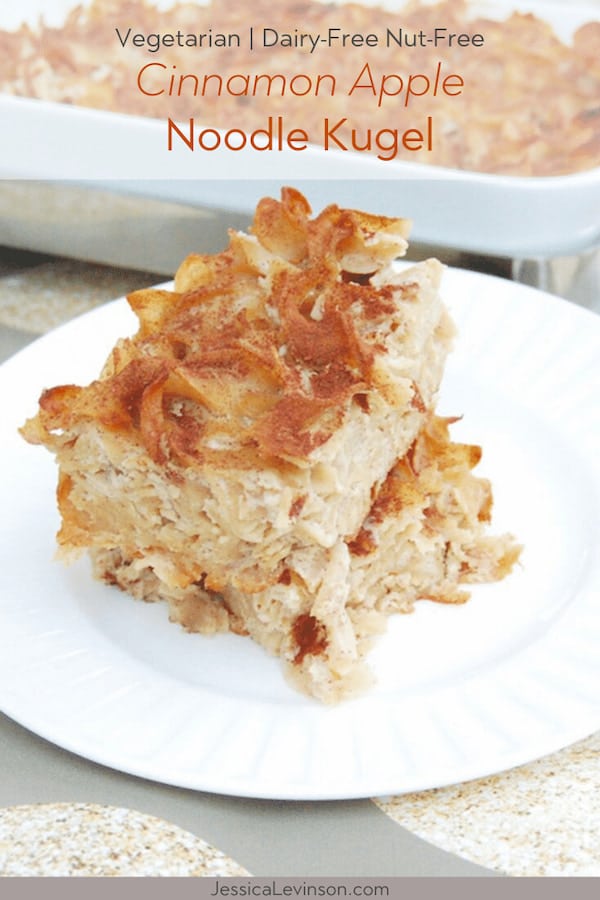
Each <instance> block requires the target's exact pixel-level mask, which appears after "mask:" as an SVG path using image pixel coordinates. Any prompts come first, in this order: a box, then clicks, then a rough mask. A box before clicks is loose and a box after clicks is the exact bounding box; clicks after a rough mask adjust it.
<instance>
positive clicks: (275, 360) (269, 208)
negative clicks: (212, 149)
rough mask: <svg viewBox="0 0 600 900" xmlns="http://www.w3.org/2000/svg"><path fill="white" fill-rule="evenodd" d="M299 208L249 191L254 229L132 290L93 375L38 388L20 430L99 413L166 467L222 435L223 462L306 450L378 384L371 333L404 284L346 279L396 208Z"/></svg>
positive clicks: (361, 269)
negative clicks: (130, 333)
mask: <svg viewBox="0 0 600 900" xmlns="http://www.w3.org/2000/svg"><path fill="white" fill-rule="evenodd" d="M310 215H311V210H310V207H309V205H308V203H307V201H306V200H305V198H304V197H303V196H302V195H301V194H299V193H298V192H297V191H295V190H293V189H291V188H286V189H284V190H283V191H282V199H281V201H276V200H271V199H265V200H263V201H261V202H260V203H259V205H258V208H257V211H256V216H255V220H254V224H253V228H252V231H253V234H254V235H255V236H256V240H252V239H250V238H248V237H247V236H246V235H241V234H237V233H232V234H231V237H230V245H229V247H228V249H226V250H224V251H223V252H222V253H220V254H217V255H216V256H199V255H192V256H190V257H189V258H188V259H187V260H185V261H184V263H183V264H182V265H181V267H180V268H179V270H178V272H177V275H176V278H175V287H176V290H175V292H173V291H167V290H156V289H149V290H142V291H138V292H136V293H134V294H131V295H130V296H129V297H128V300H129V303H130V305H131V308H132V309H133V311H134V312H135V314H136V315H137V317H138V320H139V330H138V332H137V334H136V335H135V337H133V338H132V339H130V340H126V341H122V342H120V343H119V344H118V345H117V346H116V347H115V349H114V351H113V352H112V354H111V357H110V359H109V360H108V362H107V364H106V367H105V371H104V374H103V377H102V378H100V379H99V380H97V381H94V382H93V383H92V384H91V385H89V386H87V387H78V386H74V385H63V386H59V387H55V388H52V389H50V390H47V391H45V392H44V393H43V395H42V397H41V400H40V411H39V417H38V420H37V422H36V423H35V425H34V424H30V425H28V426H27V427H26V428H25V430H24V434H25V435H26V436H27V437H28V439H29V440H34V441H35V440H40V439H42V440H43V441H44V442H46V443H48V444H49V445H53V443H55V439H54V437H53V435H54V434H55V433H56V432H57V431H64V430H66V429H71V428H73V427H74V425H75V424H76V423H78V422H79V423H81V422H84V421H93V422H97V423H98V424H99V425H101V426H102V428H105V429H107V430H109V431H112V432H118V433H123V434H126V435H128V436H129V437H130V438H132V439H134V440H136V441H138V442H141V444H142V445H143V446H144V448H145V449H146V451H147V452H148V454H149V456H150V457H151V459H152V460H153V461H154V462H155V463H157V464H159V465H163V466H165V467H170V468H171V471H172V470H173V466H177V467H184V468H185V467H189V466H192V467H193V466H198V465H210V464H216V465H219V464H220V463H221V462H222V461H223V459H224V454H223V453H222V452H221V450H220V446H221V445H223V444H227V442H229V444H230V446H229V448H228V452H227V454H226V465H227V466H231V465H232V464H237V465H240V466H249V467H250V466H257V465H261V464H264V462H265V460H268V461H269V462H270V463H271V464H273V463H274V462H276V461H277V460H279V461H283V460H290V459H292V460H297V459H302V458H304V457H306V456H307V455H308V454H309V453H310V452H311V451H312V450H314V449H315V448H316V447H318V446H319V445H320V444H322V443H324V442H325V441H326V440H327V439H328V438H329V437H330V436H331V434H332V433H333V432H334V431H335V429H336V428H337V427H338V426H339V424H340V421H341V419H342V417H343V415H344V411H345V409H346V407H347V404H348V402H349V400H350V399H351V398H352V397H353V396H355V395H357V396H358V397H359V400H358V401H357V402H361V400H360V398H361V397H363V396H364V394H365V392H368V391H369V390H370V389H371V388H373V387H376V386H377V383H378V381H377V372H376V369H375V367H374V361H375V359H376V356H377V353H378V352H380V351H381V349H382V348H381V347H378V345H377V343H376V342H374V341H373V339H372V338H371V337H370V335H371V334H372V332H373V331H374V330H375V329H377V327H378V326H379V325H381V323H382V322H384V321H385V319H386V317H388V316H390V315H391V313H392V312H393V311H394V308H395V306H396V304H397V294H398V291H400V292H403V294H404V295H405V298H406V300H408V301H410V298H411V291H412V290H413V289H414V286H412V285H411V284H405V285H400V286H398V285H394V287H393V288H392V287H390V286H388V285H384V286H382V287H374V286H373V285H372V284H371V283H370V281H369V279H368V278H366V279H365V278H363V277H360V279H359V280H360V282H364V283H357V281H356V280H355V276H365V275H373V274H375V273H376V272H377V271H379V270H380V269H381V268H382V267H383V266H385V265H386V264H387V263H388V262H389V261H390V260H391V259H392V258H393V257H394V256H397V255H398V254H399V253H402V252H403V251H404V248H405V246H406V244H405V241H404V236H405V235H406V234H407V233H408V223H407V222H406V221H405V220H401V219H390V218H386V217H382V216H370V215H367V214H365V213H360V212H357V211H352V210H343V209H339V208H338V207H336V206H330V207H328V208H327V209H325V210H324V211H323V212H322V213H321V214H320V215H318V216H317V217H316V218H314V219H311V218H310ZM395 295H396V299H394V296H395ZM215 443H216V444H218V445H219V449H217V450H215V449H214V448H213V445H214V444H215Z"/></svg>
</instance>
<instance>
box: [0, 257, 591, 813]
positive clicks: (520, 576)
mask: <svg viewBox="0 0 600 900" xmlns="http://www.w3.org/2000/svg"><path fill="white" fill-rule="evenodd" d="M444 294H445V297H446V299H447V302H448V304H449V306H450V307H451V310H452V312H453V315H454V317H455V320H456V323H457V325H458V329H459V336H458V339H457V342H456V347H455V350H454V353H453V354H452V356H451V359H450V361H449V363H448V366H447V371H446V376H445V379H444V387H443V392H442V397H441V402H440V412H442V413H444V414H463V416H464V418H463V419H462V421H461V422H460V423H457V425H455V426H454V436H455V437H456V438H457V439H464V440H470V441H471V440H472V441H474V442H477V443H480V444H482V445H483V448H484V458H483V461H482V463H481V464H480V467H479V471H480V472H481V474H485V475H488V476H490V477H491V478H492V479H493V485H494V494H495V516H494V528H495V529H496V530H498V531H500V530H504V529H509V530H511V531H513V532H514V533H515V534H516V535H517V536H518V538H519V540H520V541H521V542H522V543H523V544H524V546H525V550H524V553H523V560H522V566H520V567H519V569H518V570H517V571H516V572H515V573H514V574H512V575H511V576H510V577H509V578H507V579H506V580H505V581H503V582H501V583H500V584H495V585H489V586H482V587H478V588H476V589H475V590H473V597H472V600H471V601H470V602H469V603H468V604H466V605H464V606H460V607H451V606H443V605H437V604H432V603H429V602H422V603H420V604H418V607H417V610H416V612H415V613H414V614H413V615H412V616H398V617H395V618H394V619H392V620H391V621H390V623H389V629H388V632H387V634H386V635H385V636H384V637H383V638H382V639H381V640H380V642H379V644H378V645H377V647H376V648H375V650H374V651H373V653H372V655H371V660H372V663H373V666H374V668H375V670H376V672H377V675H378V679H379V681H378V686H377V687H376V688H375V689H374V690H373V691H372V692H371V693H370V694H368V695H367V696H365V697H362V698H360V699H357V700H354V701H350V702H346V703H343V704H341V705H340V706H338V707H335V708H327V707H323V706H321V705H320V704H318V703H317V702H316V701H312V700H310V699H308V698H305V697H303V696H301V695H299V694H297V693H295V692H294V691H293V690H292V689H291V688H290V687H289V686H288V685H287V683H286V682H285V681H284V679H283V677H282V674H281V670H280V667H279V664H278V662H277V660H274V659H271V658H269V657H268V656H267V655H266V654H265V653H264V652H263V651H262V650H261V649H260V648H259V647H258V646H256V645H255V644H253V643H252V642H251V641H250V640H249V639H247V638H241V637H237V636H234V635H223V636H218V637H214V638H206V637H202V636H199V635H189V634H186V633H184V632H183V631H182V630H181V629H179V628H178V627H177V626H175V625H172V624H170V623H169V622H168V620H167V614H166V609H165V608H164V607H163V606H162V605H148V604H144V603H139V602H136V601H134V600H132V599H131V598H130V597H129V596H127V595H125V594H123V593H121V592H119V591H118V590H116V589H114V588H110V587H107V586H105V585H101V584H98V583H96V582H94V581H93V580H92V578H91V576H90V572H89V567H88V564H87V563H86V561H82V562H80V563H78V564H76V565H74V566H73V567H71V568H67V567H64V566H63V565H62V564H60V563H57V562H55V561H54V560H53V553H54V533H55V531H56V529H57V526H58V517H57V513H56V511H55V503H54V486H55V480H56V472H55V466H54V463H53V460H52V458H51V456H50V454H48V453H47V452H46V451H45V450H43V449H41V448H38V447H30V446H29V445H27V444H25V442H24V441H23V440H22V439H21V438H20V437H19V436H18V435H17V433H16V429H17V426H18V425H19V424H21V423H22V422H23V421H24V419H25V418H26V417H27V416H28V415H31V414H33V413H34V411H35V408H36V404H37V398H38V395H39V393H40V391H41V389H42V388H43V387H45V386H50V385H53V384H56V383H64V382H81V381H86V380H89V379H91V378H93V377H94V376H95V375H96V373H97V372H98V370H99V367H100V365H101V363H102V362H103V360H104V357H105V356H106V355H107V352H108V350H109V348H110V346H111V345H112V343H113V341H114V340H115V338H116V337H118V336H120V335H123V334H125V333H128V332H130V331H131V330H132V328H133V327H134V323H133V316H132V314H131V313H130V312H129V310H128V308H127V307H126V304H125V303H124V301H121V300H120V301H116V302H115V303H112V304H109V305H108V306H105V307H103V308H101V309H99V310H97V311H94V312H92V313H89V314H87V315H85V316H83V317H81V318H79V319H76V320H74V321H72V322H71V323H69V324H68V325H66V326H63V327H62V328H59V329H57V330H56V331H54V332H52V333H51V334H49V335H47V336H45V337H44V338H42V339H40V340H39V341H37V342H36V343H34V344H32V345H31V346H30V347H28V348H27V349H25V350H24V351H22V352H21V353H20V354H18V355H17V356H15V357H13V358H12V359H11V360H9V361H8V362H7V363H5V365H4V366H2V368H0V390H1V395H2V407H3V409H2V413H3V414H2V424H1V426H0V431H1V437H2V448H3V450H2V471H1V474H0V502H1V504H2V510H3V516H2V524H1V526H0V527H1V538H0V573H1V574H0V579H1V582H0V583H1V585H2V591H1V595H0V707H1V708H2V709H3V711H4V712H5V713H6V714H7V715H9V716H11V717H12V718H13V719H15V720H17V721H18V722H20V723H21V724H22V725H24V726H26V727H27V728H29V729H31V730H32V731H34V732H36V733H37V734H39V735H41V736H42V737H44V738H46V739H48V740H50V741H52V742H54V743H56V744H58V745H60V746H61V747H64V748H66V749H68V750H71V751H73V752H75V753H77V754H79V755H81V756H84V757H87V758H89V759H91V760H94V761H96V762H99V763H103V764H105V765H107V766H110V767H113V768H115V769H119V770H122V771H124V772H128V773H131V774H134V775H139V776H142V777H145V778H149V779H153V780H156V781H160V782H164V783H169V784H175V785H180V786H182V787H187V788H195V789H200V790H205V791H212V792H217V793H224V794H233V795H240V796H253V797H265V798H279V799H326V798H329V799H334V798H351V797H368V796H376V795H381V794H390V793H401V792H405V791H413V790H420V789H425V788H432V787H436V786H441V785H444V784H448V783H453V782H457V781H464V780H467V779H472V778H476V777H479V776H483V775H487V774H490V773H493V772H497V771H501V770H503V769H506V768H509V767H511V766H515V765H518V764H520V763H524V762H526V761H529V760H531V759H534V758H536V757H539V756H541V755H544V754H546V753H549V752H552V751H554V750H557V749H559V748H561V747H563V746H566V745H567V744H569V743H572V742H573V741H575V740H578V739H580V738H583V737H585V736H586V735H588V734H590V733H591V732H593V731H595V730H596V729H597V728H598V727H599V726H600V710H599V703H598V699H599V698H598V694H599V684H600V679H599V674H600V653H599V647H600V554H599V553H598V547H599V546H600V534H599V532H600V427H599V425H600V407H599V403H598V397H599V396H600V317H597V316H595V315H594V314H592V313H588V312H585V311H583V310H581V309H579V308H576V307H574V306H571V305H569V304H567V303H565V302H563V301H560V300H557V299H556V298H554V297H551V296H549V295H546V294H543V293H541V292H538V291H535V290H533V289H530V288H526V287H523V286H519V285H515V284H512V283H510V282H507V281H504V280H499V279H495V278H490V277H486V276H483V275H478V274H473V273H469V272H463V271H459V270H448V271H447V272H446V275H445V281H444Z"/></svg>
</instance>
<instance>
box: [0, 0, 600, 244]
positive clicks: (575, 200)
mask: <svg viewBox="0 0 600 900" xmlns="http://www.w3.org/2000/svg"><path fill="white" fill-rule="evenodd" d="M75 5H76V4H75V2H74V0H51V2H42V0H25V2H23V3H22V4H20V6H19V7H18V8H12V9H6V10H3V11H2V12H1V13H0V28H14V27H17V26H18V24H19V22H21V21H28V22H29V23H31V24H34V23H35V21H36V19H37V17H38V16H39V15H40V14H41V13H43V15H44V18H45V19H46V21H48V22H49V23H50V24H58V23H60V21H61V18H63V17H64V16H65V14H66V13H67V12H68V11H69V10H70V9H72V8H73V7H74V6H75ZM169 5H170V4H169V3H168V2H163V3H162V6H163V7H168V6H169ZM377 5H385V6H386V7H387V8H388V9H390V10H396V11H398V10H401V8H402V5H403V4H402V2H395V3H394V2H387V3H381V2H380V3H377ZM474 8H475V9H476V11H478V12H479V11H484V12H485V14H486V15H489V16H491V17H497V18H502V17H503V16H505V15H507V14H508V13H509V12H510V11H511V10H513V9H518V10H520V11H533V12H534V13H535V14H536V15H537V16H538V17H541V18H544V19H545V20H546V21H548V22H549V23H550V24H551V25H552V26H553V28H554V30H555V32H556V33H557V34H558V35H559V36H560V37H561V38H562V39H563V40H565V41H569V39H570V36H571V34H572V33H573V30H574V29H575V28H577V27H578V26H579V25H580V24H582V23H583V22H586V21H590V20H594V19H598V18H599V17H600V4H598V3H597V2H592V0H582V2H575V3H571V4H569V5H568V6H566V5H565V4H562V3H559V2H558V0H554V2H553V0H529V2H527V0H522V2H517V0H515V2H513V3H506V2H487V3H485V2H483V3H482V2H479V3H477V4H474ZM0 117H1V120H2V122H3V131H4V133H5V135H7V140H5V142H4V144H3V147H2V150H1V151H0V175H1V176H2V177H3V178H5V179H13V180H14V179H24V180H31V179H33V180H40V181H42V180H48V181H50V180H58V181H65V182H67V181H68V182H77V183H78V184H79V185H86V184H87V185H91V186H95V187H100V186H102V187H103V188H110V189H111V190H116V191H125V192H126V193H130V194H142V195H143V196H145V197H150V198H155V199H157V200H158V199H160V200H163V201H167V202H174V203H178V204H187V205H191V206H194V207H207V208H213V209H222V210H226V211H228V212H230V213H240V214H247V213H249V212H250V211H251V210H252V209H253V208H254V206H255V203H256V200H257V199H258V197H259V196H261V195H262V194H264V193H265V192H271V193H273V192H274V193H278V191H279V187H280V186H281V184H282V183H290V182H299V181H302V182H303V185H302V187H303V190H304V191H305V193H306V194H307V196H308V197H309V199H310V201H311V202H312V204H313V205H314V207H315V208H319V207H321V206H323V205H324V204H326V203H329V202H332V201H335V202H338V203H340V204H343V205H353V206H362V207H365V208H369V209H372V210H373V211H376V212H380V213H382V214H390V215H398V214H401V215H405V216H408V217H410V218H412V219H413V220H414V222H415V227H414V232H413V239H414V240H415V241H417V242H423V243H425V244H431V245H436V246H437V245H440V246H445V247H448V248H454V249H457V250H461V251H467V252H472V253H478V254H493V255H494V256H498V257H510V258H513V259H530V258H533V257H544V258H549V257H556V256H561V255H567V254H570V255H572V254H580V253H583V252H586V251H589V250H590V249H592V248H594V247H596V246H597V245H598V244H600V212H599V210H600V168H595V169H592V170H589V171H583V172H576V173H574V174H568V175H560V176H551V177H522V176H512V175H511V176H507V175H489V174H483V173H478V172H470V171H466V170H458V169H448V168H442V167H433V166H427V165H423V164H421V163H412V162H396V161H390V162H382V161H380V160H377V159H376V158H374V157H372V156H369V155H367V154H358V153H351V152H350V153H342V152H336V151H328V152H326V151H324V150H323V149H321V148H319V147H318V146H315V145H311V146H309V147H308V148H307V149H306V150H305V151H304V152H302V153H294V152H292V151H288V152H285V151H284V152H270V153H253V152H245V151H240V152H237V153H235V154H233V153H231V152H230V151H223V152H219V151H215V152H212V153H203V154H199V153H190V152H189V151H188V150H186V149H184V148H182V147H178V148H176V149H175V150H174V151H173V152H171V153H167V152H166V150H165V140H164V131H165V124H164V122H162V121H160V120H154V119H149V118H143V117H139V116H132V115H124V114H118V113H112V112H104V111H101V110H95V109H88V108H82V107H75V106H71V105H66V104H60V103H52V102H46V101H40V100H32V99H29V98H22V97H14V96H7V95H0ZM15 227H16V226H15ZM53 227H54V228H55V223H53ZM0 240H2V235H1V234H0Z"/></svg>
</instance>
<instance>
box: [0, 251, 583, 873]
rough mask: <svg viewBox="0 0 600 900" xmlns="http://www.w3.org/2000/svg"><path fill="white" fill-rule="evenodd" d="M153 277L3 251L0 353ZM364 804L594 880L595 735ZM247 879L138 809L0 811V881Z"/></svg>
mask: <svg viewBox="0 0 600 900" xmlns="http://www.w3.org/2000/svg"><path fill="white" fill-rule="evenodd" d="M162 280H164V275H159V274H157V273H153V272H143V271H139V270H126V269H122V268H119V269H114V268H109V267H105V266H100V265H96V264H89V263H80V262H72V261H68V260H65V259H61V258H51V257H46V256H40V255H39V254H27V253H22V252H16V251H14V250H10V249H4V250H0V339H1V340H2V352H3V355H4V356H6V355H8V354H9V353H10V352H11V351H12V350H13V349H16V348H17V347H18V346H19V345H21V344H23V343H25V342H27V340H28V339H31V337H33V336H34V335H37V334H41V333H43V332H45V331H47V330H48V329H50V328H52V327H54V326H55V325H57V324H59V323H61V322H63V321H66V320H68V319H70V318H71V317H72V316H74V315H76V314H78V313H80V312H83V311H85V310H87V309H90V308H91V307H93V306H95V305H97V304H100V303H103V302H105V301H106V300H109V299H112V298H114V297H116V296H120V295H121V294H123V293H124V292H126V291H129V290H132V289H135V288H138V287H142V286H145V285H150V284H153V283H156V282H157V281H162ZM373 804H374V805H376V806H377V808H378V809H379V810H381V811H383V812H384V813H385V814H387V816H388V817H389V819H388V821H392V822H394V823H397V825H402V826H404V827H405V828H407V829H409V830H410V831H411V832H412V833H413V834H416V835H419V836H420V837H423V838H425V839H427V840H428V841H430V842H431V843H433V844H435V845H436V846H437V847H440V848H443V849H444V850H448V851H451V852H452V853H455V854H458V855H459V856H461V857H463V858H464V859H467V860H471V861H473V862H476V863H479V864H480V865H483V866H486V867H489V868H491V869H493V870H495V871H497V872H502V873H506V874H510V875H517V876H524V875H577V876H579V875H587V876H590V875H593V876H596V875H600V844H599V841H598V835H599V834H600V736H599V735H595V736H591V737H589V738H588V739H587V740H584V741H582V742H580V743H578V744H577V745H575V746H572V747H569V748H566V749H564V750H562V751H561V752H559V753H556V754H554V755H552V756H550V757H547V758H545V759H542V760H539V761H537V762H534V763H531V764H529V765H525V766H522V767H520V768H517V769H515V770H512V771H510V772H506V773H502V774H499V775H495V776H493V777H488V778H484V779H480V780H477V781H474V782H471V783H468V784H462V785H456V786H452V787H447V788H443V789H438V790H432V791H426V792H422V793H418V794H409V795H406V796H400V797H391V798H385V799H378V800H374V801H373ZM290 839H292V840H293V835H291V836H290ZM247 873H248V869H246V868H244V867H242V866H241V865H240V864H239V863H238V862H237V861H235V860H233V859H231V858H229V857H228V856H227V855H226V854H225V853H223V852H221V851H220V850H219V849H217V848H215V847H213V846H211V845H210V844H209V843H208V842H206V841H205V840H204V839H203V837H202V835H194V834H191V833H190V832H189V831H187V830H185V829H184V828H181V827H180V826H179V825H178V824H177V822H174V821H167V820H166V819H161V818H157V817H154V816H148V815H146V814H143V813H141V812H138V811H137V810H135V809H124V808H121V807H119V806H113V805H102V804H98V803H96V802H90V803H81V802H77V803H41V804H39V805H32V804H31V803H27V804H18V805H14V806H9V807H7V808H4V809H0V875H7V876H9V875H107V876H108V875H190V876H205V875H244V874H247ZM295 874H298V873H295ZM330 874H335V875H343V874H345V873H344V872H334V873H330Z"/></svg>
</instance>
